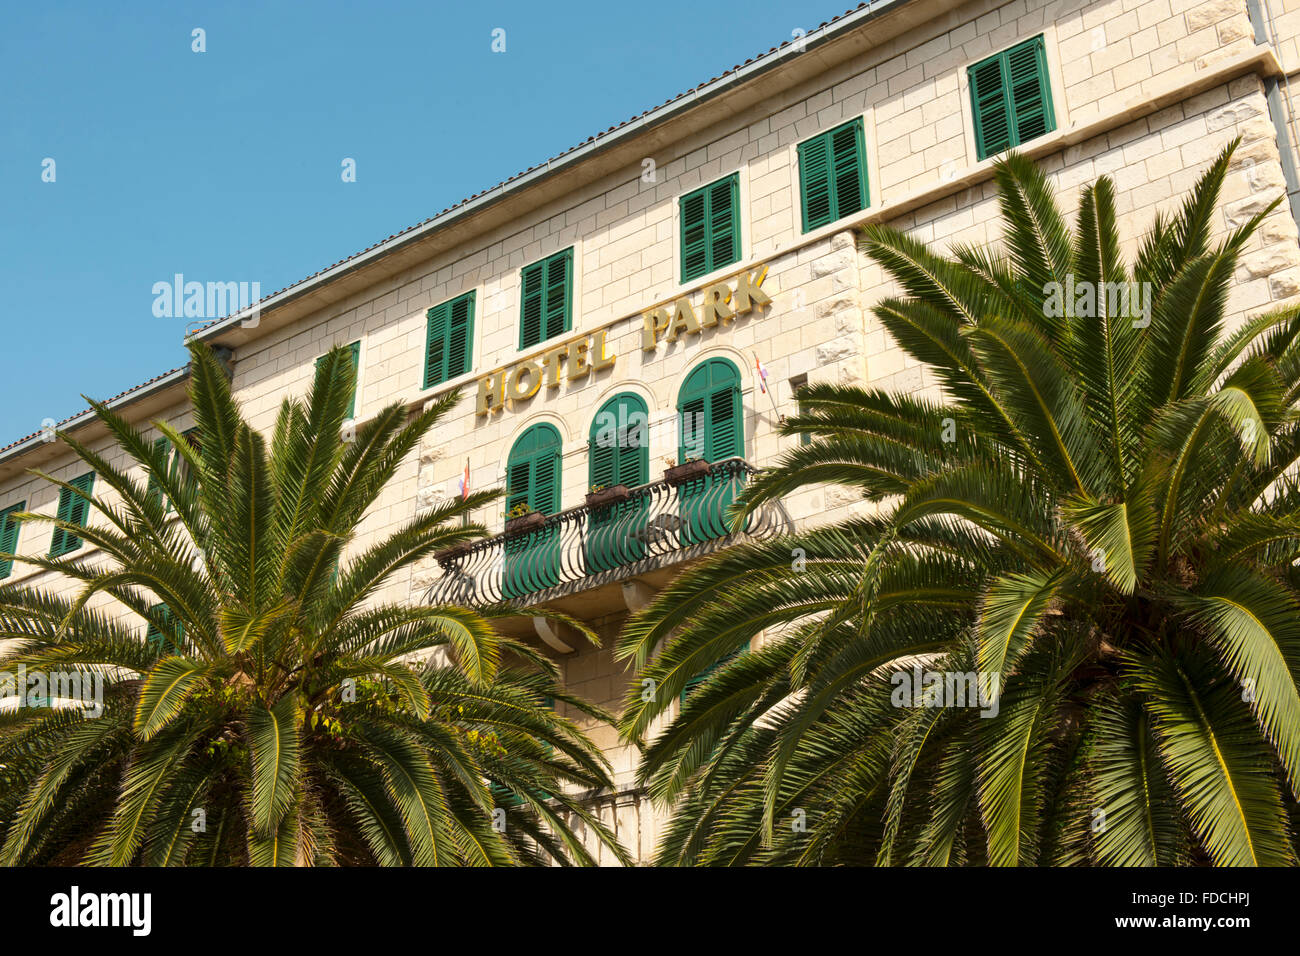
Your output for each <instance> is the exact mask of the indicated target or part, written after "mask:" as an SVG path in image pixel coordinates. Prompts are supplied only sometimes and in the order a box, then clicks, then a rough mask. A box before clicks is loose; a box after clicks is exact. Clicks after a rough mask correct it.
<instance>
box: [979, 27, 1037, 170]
mask: <svg viewBox="0 0 1300 956" xmlns="http://www.w3.org/2000/svg"><path fill="white" fill-rule="evenodd" d="M970 89H971V106H972V109H973V110H974V114H975V152H976V156H977V157H978V158H979V159H987V158H988V157H990V156H994V155H996V154H998V153H1000V152H1002V151H1003V150H1006V149H1010V148H1011V147H1012V146H1019V145H1020V144H1022V143H1026V142H1028V141H1029V140H1031V139H1035V138H1036V137H1039V136H1042V135H1044V134H1045V133H1050V132H1051V131H1052V130H1054V129H1056V118H1055V115H1054V114H1053V112H1052V95H1051V85H1050V83H1049V82H1048V79H1047V48H1046V46H1045V44H1044V41H1043V37H1042V36H1041V35H1040V36H1036V37H1034V38H1033V39H1030V40H1026V41H1025V42H1024V43H1020V44H1017V45H1016V46H1014V47H1012V48H1011V49H1009V50H1004V51H1003V52H1002V53H999V54H997V55H996V56H992V57H989V58H988V59H987V60H982V61H981V62H979V63H976V64H975V65H974V66H972V67H971V68H970Z"/></svg>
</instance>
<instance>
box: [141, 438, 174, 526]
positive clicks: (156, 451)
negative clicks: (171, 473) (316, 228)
mask: <svg viewBox="0 0 1300 956" xmlns="http://www.w3.org/2000/svg"><path fill="white" fill-rule="evenodd" d="M169 447H170V446H169V444H168V441H167V439H166V438H155V439H154V440H153V457H154V461H155V462H157V461H158V460H159V458H160V457H161V459H162V460H163V461H164V462H166V466H165V467H166V468H168V469H169V470H170V469H171V467H172V466H173V464H174V461H175V459H174V458H173V457H171V456H169V455H168V453H167V451H168V448H169ZM146 494H147V495H148V497H149V500H151V501H159V502H161V501H162V498H163V490H162V484H161V482H159V481H158V477H157V475H156V474H154V472H152V471H150V473H149V490H148V491H147V492H146ZM165 507H166V509H167V510H170V509H171V503H170V502H166V503H165Z"/></svg>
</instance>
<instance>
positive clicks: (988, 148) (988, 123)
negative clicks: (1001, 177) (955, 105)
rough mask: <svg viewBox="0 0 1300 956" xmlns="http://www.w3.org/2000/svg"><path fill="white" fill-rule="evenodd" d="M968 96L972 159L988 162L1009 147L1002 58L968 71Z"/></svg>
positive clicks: (986, 61)
mask: <svg viewBox="0 0 1300 956" xmlns="http://www.w3.org/2000/svg"><path fill="white" fill-rule="evenodd" d="M970 96H971V106H972V108H973V110H974V113H975V155H976V156H977V157H978V158H979V159H987V158H988V157H989V156H993V155H996V154H997V153H1000V152H1002V151H1003V150H1004V149H1007V148H1009V147H1010V146H1011V117H1010V113H1009V110H1008V103H1007V97H1006V91H1005V83H1004V82H1003V78H1002V58H1001V57H996V56H995V57H993V58H992V59H990V60H985V61H984V62H983V63H977V64H975V66H972V67H971V68H970Z"/></svg>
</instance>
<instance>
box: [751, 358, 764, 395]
mask: <svg viewBox="0 0 1300 956" xmlns="http://www.w3.org/2000/svg"><path fill="white" fill-rule="evenodd" d="M754 368H756V369H757V370H758V387H759V388H761V389H762V390H763V394H764V395H766V394H767V369H765V368H764V367H763V363H762V362H760V361H759V359H758V355H757V354H755V355H754Z"/></svg>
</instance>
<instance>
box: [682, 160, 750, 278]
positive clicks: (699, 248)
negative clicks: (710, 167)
mask: <svg viewBox="0 0 1300 956" xmlns="http://www.w3.org/2000/svg"><path fill="white" fill-rule="evenodd" d="M679 211H680V215H681V220H682V282H683V283H686V282H691V281H693V280H695V279H698V278H700V276H706V275H708V274H709V273H710V272H714V271H715V270H717V269H722V268H724V267H726V266H729V265H731V264H732V263H733V262H739V261H740V174H739V173H732V174H731V175H730V176H727V177H726V178H724V179H719V180H718V181H717V182H715V183H710V184H709V185H707V186H705V187H703V188H702V189H697V190H695V191H694V192H689V193H687V194H686V195H685V196H683V197H682V198H681V206H680V210H679Z"/></svg>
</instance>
